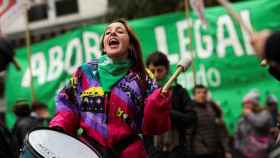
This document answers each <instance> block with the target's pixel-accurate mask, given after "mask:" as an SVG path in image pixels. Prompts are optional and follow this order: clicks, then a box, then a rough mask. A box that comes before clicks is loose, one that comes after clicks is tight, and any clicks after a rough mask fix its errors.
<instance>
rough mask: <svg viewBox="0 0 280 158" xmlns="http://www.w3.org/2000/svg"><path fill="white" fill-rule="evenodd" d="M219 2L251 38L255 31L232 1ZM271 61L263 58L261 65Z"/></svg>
mask: <svg viewBox="0 0 280 158" xmlns="http://www.w3.org/2000/svg"><path fill="white" fill-rule="evenodd" d="M218 2H219V3H220V4H221V5H222V6H223V7H224V9H225V10H226V11H227V13H228V14H229V15H230V16H231V17H233V18H234V19H235V20H236V21H237V22H238V23H239V24H240V25H241V27H243V29H244V30H245V31H246V32H247V33H248V34H249V36H250V38H252V36H253V35H254V31H252V30H251V29H250V28H249V27H248V26H247V25H246V24H245V23H244V21H243V20H242V18H241V16H240V15H239V14H238V13H237V12H236V11H235V10H234V9H233V8H232V6H231V5H230V2H229V1H228V0H218ZM268 64H269V63H268V61H267V60H266V59H262V61H261V63H260V65H261V66H267V65H268Z"/></svg>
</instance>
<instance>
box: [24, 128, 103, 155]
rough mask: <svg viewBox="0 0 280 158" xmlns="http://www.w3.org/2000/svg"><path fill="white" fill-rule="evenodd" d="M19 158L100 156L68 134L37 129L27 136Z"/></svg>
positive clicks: (47, 129) (48, 129)
mask: <svg viewBox="0 0 280 158" xmlns="http://www.w3.org/2000/svg"><path fill="white" fill-rule="evenodd" d="M20 158H101V155H100V154H99V153H98V152H97V151H96V150H95V149H92V148H91V147H89V146H87V145H86V144H84V143H83V142H81V141H80V140H78V139H77V138H75V137H72V136H70V135H68V134H65V133H63V132H60V131H57V130H54V129H50V128H37V129H34V130H32V131H30V132H29V133H28V134H27V136H26V138H25V142H24V147H23V149H22V151H21V154H20Z"/></svg>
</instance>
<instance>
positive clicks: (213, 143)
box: [186, 84, 232, 158]
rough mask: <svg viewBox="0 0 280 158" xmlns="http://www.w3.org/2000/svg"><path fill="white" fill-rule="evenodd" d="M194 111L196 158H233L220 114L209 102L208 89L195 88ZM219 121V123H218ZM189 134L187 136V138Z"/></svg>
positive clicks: (202, 87) (196, 86) (201, 86)
mask: <svg viewBox="0 0 280 158" xmlns="http://www.w3.org/2000/svg"><path fill="white" fill-rule="evenodd" d="M193 96H194V98H193V103H192V104H193V106H192V107H193V110H194V111H195V112H196V114H197V119H198V121H197V125H196V128H195V132H194V134H193V147H194V149H193V152H194V158H218V157H219V156H220V155H221V151H222V152H223V153H222V155H221V156H222V157H226V158H231V157H232V156H231V153H230V148H229V144H228V143H227V142H229V140H228V139H229V138H228V137H227V135H226V134H225V133H224V132H225V131H224V129H223V128H221V125H220V120H219V118H220V117H221V116H220V117H219V114H217V109H216V108H215V107H214V106H213V105H212V104H213V102H210V101H209V100H207V96H208V89H207V88H206V87H205V86H203V85H199V84H198V85H195V86H194V88H193ZM217 120H219V121H217ZM187 135H188V134H186V136H187Z"/></svg>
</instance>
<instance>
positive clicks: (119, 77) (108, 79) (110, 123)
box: [49, 20, 171, 158]
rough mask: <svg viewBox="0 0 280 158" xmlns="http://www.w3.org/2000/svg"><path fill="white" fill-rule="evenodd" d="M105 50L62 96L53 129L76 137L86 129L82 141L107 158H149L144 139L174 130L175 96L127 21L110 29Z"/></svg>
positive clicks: (76, 75) (77, 74)
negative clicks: (153, 75)
mask: <svg viewBox="0 0 280 158" xmlns="http://www.w3.org/2000/svg"><path fill="white" fill-rule="evenodd" d="M101 50H102V51H103V53H102V55H101V56H100V57H99V58H98V59H93V60H92V61H91V62H89V63H86V64H83V65H81V66H80V67H78V68H77V70H76V71H75V72H74V74H73V76H72V78H71V80H70V82H69V84H67V85H66V86H65V87H64V88H63V89H62V90H61V91H60V92H59V93H58V95H57V98H56V115H55V117H54V118H53V119H52V120H51V122H50V125H49V126H50V127H51V128H56V129H60V130H63V131H64V132H66V133H68V134H71V135H74V136H75V135H76V133H77V129H78V128H81V129H83V134H82V137H81V140H82V141H84V142H86V143H88V144H89V145H91V146H93V147H95V148H97V150H98V151H99V152H100V153H101V155H102V157H104V158H114V157H119V158H131V157H134V158H147V157H148V156H147V153H146V151H145V148H144V145H143V141H142V140H141V138H140V137H139V134H145V135H156V134H161V133H163V132H165V131H167V130H168V129H169V128H170V116H169V113H170V104H171V102H170V98H171V91H168V93H161V89H160V88H158V86H157V85H156V83H155V82H154V81H153V80H151V79H150V78H149V76H148V75H147V73H146V71H145V67H144V64H143V60H142V51H141V47H140V43H139V41H138V39H137V37H136V36H135V34H134V32H133V31H132V29H131V28H130V27H129V25H128V24H127V22H126V21H125V20H116V21H114V22H112V23H110V24H109V25H108V26H107V27H106V29H105V31H104V34H103V37H102V39H101ZM66 148H67V147H66ZM66 150H67V149H66Z"/></svg>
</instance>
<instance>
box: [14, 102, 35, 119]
mask: <svg viewBox="0 0 280 158" xmlns="http://www.w3.org/2000/svg"><path fill="white" fill-rule="evenodd" d="M13 112H14V113H15V115H16V116H18V117H26V116H29V115H30V113H31V110H30V107H29V103H28V101H27V100H18V101H16V103H15V105H14V107H13Z"/></svg>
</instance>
